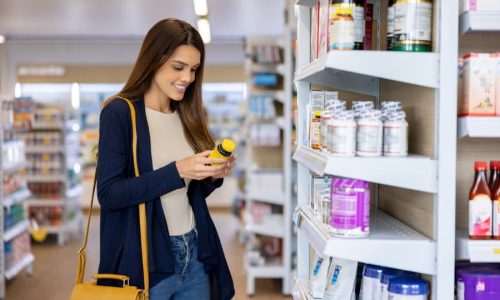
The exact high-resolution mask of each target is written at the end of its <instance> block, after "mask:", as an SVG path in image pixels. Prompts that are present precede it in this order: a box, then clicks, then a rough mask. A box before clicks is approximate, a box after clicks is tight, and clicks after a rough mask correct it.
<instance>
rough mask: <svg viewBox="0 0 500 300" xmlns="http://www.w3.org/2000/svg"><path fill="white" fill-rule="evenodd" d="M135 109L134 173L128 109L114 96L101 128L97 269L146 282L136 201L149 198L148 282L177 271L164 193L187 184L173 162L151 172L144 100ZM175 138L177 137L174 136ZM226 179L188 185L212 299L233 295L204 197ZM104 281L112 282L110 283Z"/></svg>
mask: <svg viewBox="0 0 500 300" xmlns="http://www.w3.org/2000/svg"><path fill="white" fill-rule="evenodd" d="M134 106H135V109H136V112H137V114H136V115H137V118H136V120H137V160H138V164H139V171H140V176H139V177H134V168H133V160H132V124H131V119H130V110H129V107H128V105H127V103H125V101H123V100H119V99H115V100H113V101H112V102H111V103H109V104H108V105H107V106H106V107H104V108H103V110H102V112H101V116H100V129H99V134H100V136H99V161H98V166H97V194H98V199H99V203H100V205H101V228H100V230H101V231H100V234H101V248H100V262H99V273H113V274H122V275H127V276H130V278H131V280H130V283H131V285H135V286H138V287H140V288H143V287H144V278H143V272H142V260H141V243H140V231H139V212H138V204H139V203H142V202H145V203H146V215H147V231H148V250H149V255H148V256H149V272H150V287H153V286H154V285H155V284H157V283H158V282H160V281H161V280H163V279H165V278H166V277H168V276H170V275H172V274H173V273H174V266H175V263H174V260H175V259H174V255H173V254H172V250H171V248H170V240H169V232H168V227H167V222H166V220H165V215H164V213H163V209H162V205H161V201H160V196H161V195H164V194H166V193H169V192H172V191H174V190H176V189H179V188H182V187H184V186H185V183H184V180H183V179H182V178H181V177H180V176H179V172H178V171H177V167H176V166H175V162H172V163H170V164H168V165H166V166H164V167H162V168H159V169H157V170H154V171H153V163H152V158H151V142H150V136H149V128H148V123H147V119H146V112H145V106H144V100H143V99H139V100H137V101H135V102H134ZM172 142H175V141H172ZM221 185H222V180H221V179H220V180H216V181H215V182H213V183H212V182H211V179H210V178H208V179H206V180H192V181H191V183H190V184H189V187H188V192H187V194H188V198H189V203H190V204H191V207H192V209H193V213H194V217H195V221H196V229H197V230H198V233H199V240H198V241H199V247H198V259H199V260H200V261H201V262H202V263H203V264H204V266H205V272H207V273H209V274H210V279H211V286H212V289H211V293H212V299H214V298H215V299H224V300H225V299H231V298H232V297H233V295H234V287H233V280H232V278H231V274H230V272H229V268H228V266H227V262H226V259H225V257H224V252H223V250H222V246H221V243H220V240H219V236H218V234H217V230H216V228H215V225H214V223H213V221H212V218H211V217H210V214H209V212H208V207H207V204H206V197H208V196H209V195H210V194H211V193H212V192H213V191H214V190H215V189H216V188H218V187H220V186H221ZM105 284H109V282H106V283H105Z"/></svg>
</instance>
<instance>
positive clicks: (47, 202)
mask: <svg viewBox="0 0 500 300" xmlns="http://www.w3.org/2000/svg"><path fill="white" fill-rule="evenodd" d="M25 203H26V204H27V205H28V206H30V207H31V206H67V205H70V204H73V203H75V204H76V203H80V199H79V198H76V197H72V198H67V199H61V198H58V199H43V198H30V199H28V200H26V201H25Z"/></svg>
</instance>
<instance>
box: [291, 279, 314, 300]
mask: <svg viewBox="0 0 500 300" xmlns="http://www.w3.org/2000/svg"><path fill="white" fill-rule="evenodd" d="M292 297H293V300H313V299H314V298H313V297H312V296H311V295H309V292H308V290H307V286H306V284H305V283H304V282H303V281H302V280H299V279H295V285H294V288H293V291H292Z"/></svg>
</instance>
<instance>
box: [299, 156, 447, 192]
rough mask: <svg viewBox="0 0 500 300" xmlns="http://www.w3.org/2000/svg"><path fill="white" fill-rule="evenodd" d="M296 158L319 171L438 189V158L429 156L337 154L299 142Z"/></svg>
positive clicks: (310, 168)
mask: <svg viewBox="0 0 500 300" xmlns="http://www.w3.org/2000/svg"><path fill="white" fill-rule="evenodd" d="M293 159H294V160H295V161H297V162H298V163H300V164H302V165H304V166H305V167H307V168H308V169H309V170H311V171H312V172H313V173H316V174H318V175H324V174H329V175H335V176H342V177H348V178H354V179H361V180H366V181H370V182H374V183H380V184H386V185H391V186H396V187H401V188H407V189H411V190H417V191H422V192H428V193H435V192H436V191H437V181H436V178H437V162H436V161H435V160H433V159H431V158H429V157H424V156H415V155H410V156H407V157H386V156H383V157H357V156H356V157H336V156H333V155H331V154H329V153H327V152H321V151H319V150H313V149H311V148H310V147H307V146H299V147H298V148H297V151H296V152H295V154H294V156H293ZM410 170H411V171H410Z"/></svg>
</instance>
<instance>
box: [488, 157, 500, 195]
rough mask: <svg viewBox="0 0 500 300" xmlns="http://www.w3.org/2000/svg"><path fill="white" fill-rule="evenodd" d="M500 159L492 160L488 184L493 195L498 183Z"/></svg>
mask: <svg viewBox="0 0 500 300" xmlns="http://www.w3.org/2000/svg"><path fill="white" fill-rule="evenodd" d="M499 167H500V161H498V160H492V161H490V178H489V181H488V186H489V187H490V191H491V194H492V195H493V191H494V188H495V186H496V184H497V180H498V178H499V176H498V175H499V173H500V168H499Z"/></svg>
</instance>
